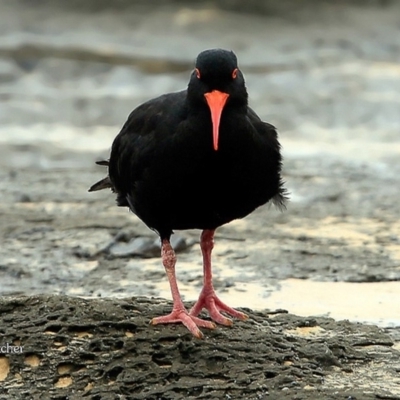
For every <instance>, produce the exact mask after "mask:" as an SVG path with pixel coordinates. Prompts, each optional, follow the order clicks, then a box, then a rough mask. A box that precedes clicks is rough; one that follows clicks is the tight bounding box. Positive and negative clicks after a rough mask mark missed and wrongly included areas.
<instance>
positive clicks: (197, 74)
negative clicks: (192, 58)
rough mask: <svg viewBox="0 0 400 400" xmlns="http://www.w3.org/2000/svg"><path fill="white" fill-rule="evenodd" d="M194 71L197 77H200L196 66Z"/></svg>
mask: <svg viewBox="0 0 400 400" xmlns="http://www.w3.org/2000/svg"><path fill="white" fill-rule="evenodd" d="M195 72H196V76H197V79H200V71H199V69H197V68H196V69H195Z"/></svg>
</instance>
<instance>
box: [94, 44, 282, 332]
mask: <svg viewBox="0 0 400 400" xmlns="http://www.w3.org/2000/svg"><path fill="white" fill-rule="evenodd" d="M98 164H100V165H107V166H108V176H107V177H106V178H104V179H103V180H101V181H100V182H98V183H96V184H94V185H93V186H92V187H91V188H90V189H89V191H95V190H100V189H104V188H111V189H112V190H113V191H114V192H115V193H116V194H117V203H118V205H119V206H126V207H129V208H130V210H131V211H132V212H133V213H135V214H136V215H137V216H138V217H139V218H140V219H141V220H142V221H143V222H144V223H145V224H146V225H147V226H148V227H149V228H151V229H153V230H154V231H156V232H157V233H158V234H159V236H160V238H161V255H162V262H163V264H164V267H165V270H166V273H167V277H168V279H169V283H170V286H171V292H172V298H173V310H172V312H171V313H170V314H169V315H167V316H162V317H158V318H154V319H153V320H152V324H154V325H155V324H163V323H176V322H181V323H183V324H184V325H185V326H186V327H187V328H188V329H189V330H190V332H192V334H193V335H194V336H196V337H202V336H203V334H202V332H201V331H200V329H199V327H204V328H211V329H212V328H215V324H214V323H213V322H210V321H205V320H202V319H200V318H198V317H197V315H198V314H199V313H200V311H201V310H202V309H203V308H205V309H207V310H208V312H209V315H210V317H211V319H212V320H213V321H215V322H217V323H219V324H223V325H232V321H231V320H230V319H229V318H227V317H225V316H224V315H222V314H221V311H222V312H224V313H226V314H228V315H230V316H232V317H236V318H239V319H242V320H244V319H246V318H247V316H246V315H245V314H244V313H242V312H240V311H237V310H235V309H233V308H231V307H229V306H227V305H226V304H224V303H223V302H222V301H221V300H220V299H219V298H218V297H217V295H216V293H215V291H214V288H213V284H212V273H211V251H212V248H213V246H214V240H213V239H214V232H215V229H216V228H218V227H219V226H221V225H224V224H226V223H228V222H230V221H232V220H234V219H237V218H243V217H245V216H246V215H248V214H250V213H251V212H252V211H253V210H255V209H256V208H257V207H259V206H261V205H263V204H265V203H267V202H268V201H272V202H273V203H274V204H275V205H277V206H278V207H282V206H284V204H285V200H286V196H285V189H284V187H283V182H282V179H281V166H282V160H281V154H280V145H279V142H278V139H277V133H276V130H275V128H274V127H273V126H272V125H270V124H268V123H265V122H263V121H261V120H260V118H259V117H258V116H257V114H256V113H255V112H254V111H253V110H252V109H251V108H250V107H249V106H248V103H247V90H246V87H245V82H244V78H243V74H242V72H241V71H240V70H239V68H238V65H237V59H236V56H235V54H234V53H233V52H232V51H226V50H221V49H213V50H206V51H203V52H202V53H200V54H199V55H198V57H197V60H196V65H195V69H194V70H193V72H192V74H191V76H190V81H189V85H188V88H187V89H186V90H183V91H180V92H177V93H169V94H165V95H162V96H160V97H157V98H155V99H153V100H150V101H147V102H146V103H144V104H142V105H140V106H139V107H137V108H136V109H135V110H133V111H132V113H131V114H130V115H129V117H128V120H127V121H126V123H125V125H124V126H123V127H122V129H121V132H120V133H119V134H118V136H117V137H116V138H115V140H114V143H113V145H112V150H111V156H110V159H109V161H101V162H98ZM179 229H201V230H202V234H201V242H200V246H201V251H202V254H203V270H204V285H203V289H202V291H201V293H200V297H199V299H198V301H197V302H196V304H195V305H194V306H193V308H192V309H191V310H190V312H188V311H187V310H186V309H185V306H184V305H183V303H182V300H181V296H180V294H179V290H178V285H177V282H176V276H175V263H176V256H175V253H174V250H173V249H172V247H171V245H170V237H171V234H172V233H173V231H174V230H179Z"/></svg>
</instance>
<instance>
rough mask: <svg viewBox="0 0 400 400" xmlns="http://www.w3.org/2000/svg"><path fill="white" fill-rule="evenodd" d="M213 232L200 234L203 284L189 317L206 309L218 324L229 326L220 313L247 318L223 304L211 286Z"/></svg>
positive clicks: (227, 319) (229, 323) (227, 320)
mask: <svg viewBox="0 0 400 400" xmlns="http://www.w3.org/2000/svg"><path fill="white" fill-rule="evenodd" d="M214 232H215V231H213V230H204V231H203V232H202V234H201V241H200V246H201V251H202V253H203V269H204V284H203V289H202V291H201V293H200V296H199V299H198V300H197V302H196V304H195V305H194V306H193V307H192V309H191V310H190V315H192V316H197V315H199V313H200V312H201V310H202V309H203V308H205V309H207V310H208V312H209V313H210V317H211V318H212V319H213V320H214V321H215V322H218V323H219V324H222V325H228V326H231V325H232V324H233V322H232V320H231V319H229V318H226V317H224V316H223V315H222V314H221V313H220V311H223V312H225V313H227V314H229V315H231V316H232V317H235V318H239V319H242V320H245V319H247V318H248V316H247V315H246V314H244V313H242V312H240V311H237V310H235V309H233V308H231V307H229V306H227V305H226V304H225V303H223V302H222V301H221V300H220V299H219V298H218V297H217V295H216V293H215V290H214V287H213V284H212V272H211V251H212V249H213V247H214Z"/></svg>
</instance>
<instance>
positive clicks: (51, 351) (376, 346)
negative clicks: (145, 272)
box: [0, 296, 400, 400]
mask: <svg viewBox="0 0 400 400" xmlns="http://www.w3.org/2000/svg"><path fill="white" fill-rule="evenodd" d="M170 307H171V304H170V302H167V301H165V300H162V299H154V298H153V299H149V298H144V297H142V298H139V297H138V298H126V299H82V298H74V297H67V296H33V297H3V298H1V299H0V334H1V336H0V337H1V341H2V342H3V343H1V344H2V345H5V344H6V343H8V344H9V345H11V344H12V345H14V346H22V347H23V350H22V354H19V353H18V354H11V353H9V354H2V355H0V399H15V400H18V399H28V398H29V399H39V398H40V399H52V400H66V399H69V400H75V399H76V400H77V399H90V400H108V399H126V400H128V399H298V400H301V399H400V396H397V395H396V390H394V389H393V388H392V386H393V385H391V383H390V382H394V383H395V382H396V379H397V380H398V377H397V376H398V371H399V366H400V365H399V361H398V360H399V352H398V351H397V350H396V349H395V347H393V340H392V339H391V337H390V336H389V335H388V334H387V333H385V332H384V331H383V330H381V329H379V328H378V327H375V326H370V325H363V324H356V323H350V322H348V321H334V320H333V319H330V318H320V317H316V318H304V317H298V316H295V315H291V314H288V313H287V312H285V311H283V310H277V311H273V312H272V311H267V310H266V311H263V312H255V311H251V310H248V309H245V311H246V312H247V313H248V314H249V316H250V318H249V320H248V321H246V322H241V321H236V322H235V324H234V327H233V328H226V327H221V326H218V328H217V329H216V330H215V331H206V332H205V334H206V335H205V339H204V340H198V339H195V338H193V337H192V336H191V335H190V334H189V333H188V332H187V331H186V329H185V328H184V327H182V326H178V325H174V326H160V327H158V326H157V327H153V326H151V325H149V320H150V319H151V318H152V317H154V316H156V315H159V314H162V313H166V312H168V311H169V310H170ZM396 377H397V378H396Z"/></svg>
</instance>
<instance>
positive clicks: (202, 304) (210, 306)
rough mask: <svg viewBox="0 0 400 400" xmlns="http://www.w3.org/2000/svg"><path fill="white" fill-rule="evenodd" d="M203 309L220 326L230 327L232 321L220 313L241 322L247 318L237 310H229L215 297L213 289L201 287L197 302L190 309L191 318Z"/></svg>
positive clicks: (229, 308)
mask: <svg viewBox="0 0 400 400" xmlns="http://www.w3.org/2000/svg"><path fill="white" fill-rule="evenodd" d="M203 308H205V309H206V310H208V312H209V314H210V317H211V319H212V320H213V321H215V322H217V323H218V324H221V325H226V326H232V325H233V321H232V320H231V319H229V318H227V317H225V316H223V315H222V314H221V313H220V311H222V312H224V313H226V314H228V315H230V316H232V317H234V318H238V319H241V320H246V319H247V318H249V317H248V316H247V315H246V314H244V313H242V312H240V311H238V310H235V309H234V308H231V307H229V306H228V305H226V304H225V303H223V302H222V301H221V300H220V299H219V298H218V296H217V295H216V293H215V291H214V289H209V288H207V287H203V290H202V291H201V293H200V296H199V299H198V300H197V302H196V304H195V305H194V306H193V307H192V309H191V310H190V312H189V314H190V315H191V316H192V317H196V316H197V315H199V313H200V312H201V310H202V309H203Z"/></svg>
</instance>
